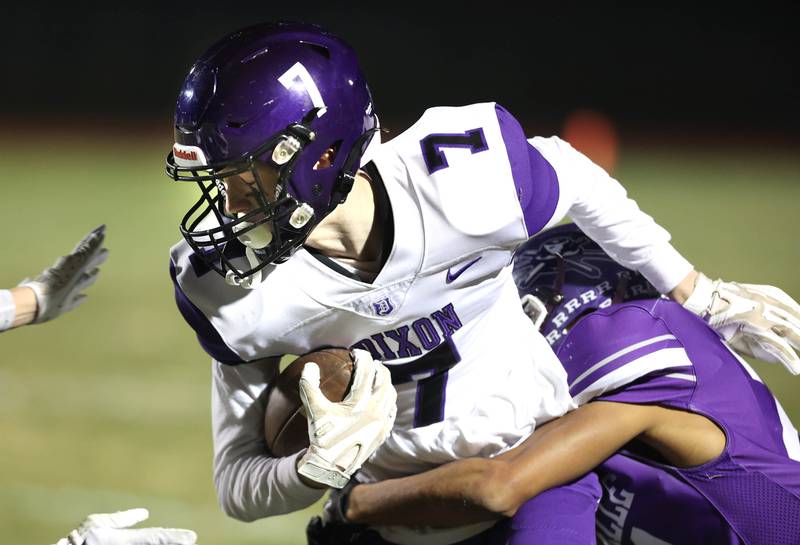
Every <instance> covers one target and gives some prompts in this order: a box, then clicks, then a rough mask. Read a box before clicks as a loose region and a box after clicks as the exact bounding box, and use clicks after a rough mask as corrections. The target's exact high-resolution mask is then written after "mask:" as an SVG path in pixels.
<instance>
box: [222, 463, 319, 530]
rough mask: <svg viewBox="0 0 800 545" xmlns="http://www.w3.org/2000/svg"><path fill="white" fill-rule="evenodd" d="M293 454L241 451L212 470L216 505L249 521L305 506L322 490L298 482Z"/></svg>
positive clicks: (236, 516)
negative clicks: (263, 453) (242, 452)
mask: <svg viewBox="0 0 800 545" xmlns="http://www.w3.org/2000/svg"><path fill="white" fill-rule="evenodd" d="M295 463H296V461H295V456H290V457H287V458H270V457H268V456H265V455H255V454H250V455H242V456H240V457H239V458H237V459H236V460H235V461H233V462H232V463H230V464H227V465H225V466H223V467H219V468H218V469H217V471H215V474H214V482H215V485H216V488H217V496H218V498H219V503H220V506H221V507H222V510H223V511H224V512H225V514H226V515H228V516H229V517H232V518H235V519H237V520H241V521H244V522H251V521H254V520H257V519H261V518H266V517H272V516H276V515H282V514H285V513H291V512H293V511H298V510H300V509H305V508H306V507H308V506H309V505H311V504H313V503H314V502H315V501H317V500H319V499H320V498H321V497H322V495H323V494H324V493H325V490H321V489H314V488H310V487H308V486H306V485H305V484H303V483H301V482H300V480H299V478H298V476H297V473H296V471H295Z"/></svg>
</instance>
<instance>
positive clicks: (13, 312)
mask: <svg viewBox="0 0 800 545" xmlns="http://www.w3.org/2000/svg"><path fill="white" fill-rule="evenodd" d="M16 317H17V305H16V303H14V296H13V295H11V291H10V290H0V331H5V330H6V329H11V326H12V325H14V318H16Z"/></svg>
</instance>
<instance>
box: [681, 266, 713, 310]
mask: <svg viewBox="0 0 800 545" xmlns="http://www.w3.org/2000/svg"><path fill="white" fill-rule="evenodd" d="M714 284H715V282H713V281H712V280H711V279H710V278H709V277H707V276H706V275H704V274H703V273H699V274H698V275H697V280H695V283H694V289H693V290H692V294H691V295H689V298H688V299H686V301H684V302H683V308H685V309H686V310H688V311H689V312H691V313H693V314H696V315H697V316H700V317H701V318H706V317H707V316H708V313H709V309H710V308H711V302H712V300H713V294H714Z"/></svg>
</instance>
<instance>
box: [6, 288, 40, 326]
mask: <svg viewBox="0 0 800 545" xmlns="http://www.w3.org/2000/svg"><path fill="white" fill-rule="evenodd" d="M9 291H10V292H11V295H12V297H13V298H14V304H15V305H16V307H17V316H16V317H15V318H14V325H13V326H12V327H19V326H21V325H27V324H29V323H31V322H32V321H33V320H34V319H35V318H36V309H37V305H36V294H35V293H34V292H33V290H32V289H30V288H26V287H16V288H11V289H10V290H9Z"/></svg>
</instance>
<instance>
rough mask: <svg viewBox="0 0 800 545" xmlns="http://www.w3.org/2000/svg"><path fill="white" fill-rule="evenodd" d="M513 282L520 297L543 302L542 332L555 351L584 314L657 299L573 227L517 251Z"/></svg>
mask: <svg viewBox="0 0 800 545" xmlns="http://www.w3.org/2000/svg"><path fill="white" fill-rule="evenodd" d="M514 282H516V284H517V289H518V290H519V294H520V297H524V296H525V295H532V296H534V297H536V298H537V299H539V300H540V301H541V302H542V303H544V306H545V307H546V309H547V315H546V317H545V319H544V322H543V323H542V325H541V328H540V329H541V332H542V334H543V335H544V336H545V338H546V339H547V340H548V342H549V343H550V345H551V346H552V347H553V350H558V348H559V347H560V346H561V342H562V340H563V338H564V336H565V335H566V333H567V331H569V329H570V328H571V327H572V325H573V324H574V323H575V322H576V321H577V320H578V319H579V318H581V317H582V316H584V315H586V314H588V313H590V312H593V311H595V310H597V309H598V308H605V307H607V306H609V305H612V304H614V303H620V302H623V301H630V300H633V299H649V298H653V297H658V296H659V295H660V294H659V293H658V290H656V289H655V288H654V287H653V285H652V284H650V282H649V281H648V280H647V279H646V278H645V277H644V276H642V275H641V274H639V273H638V272H635V271H632V270H630V269H626V268H625V267H623V266H622V265H620V264H618V263H617V262H616V261H614V260H613V259H611V257H610V256H609V255H608V254H607V253H606V252H605V251H604V250H603V249H602V248H601V247H600V246H599V245H598V244H597V243H596V242H594V241H593V240H592V239H590V238H589V237H587V236H586V235H585V234H583V231H581V230H580V229H579V228H578V226H577V225H575V224H572V223H570V224H566V225H560V226H558V227H554V228H552V229H548V230H546V231H544V232H542V233H539V234H538V235H536V236H535V237H533V238H531V239H529V240H528V241H527V242H525V244H523V245H522V246H520V247H519V249H517V252H516V254H515V256H514Z"/></svg>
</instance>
